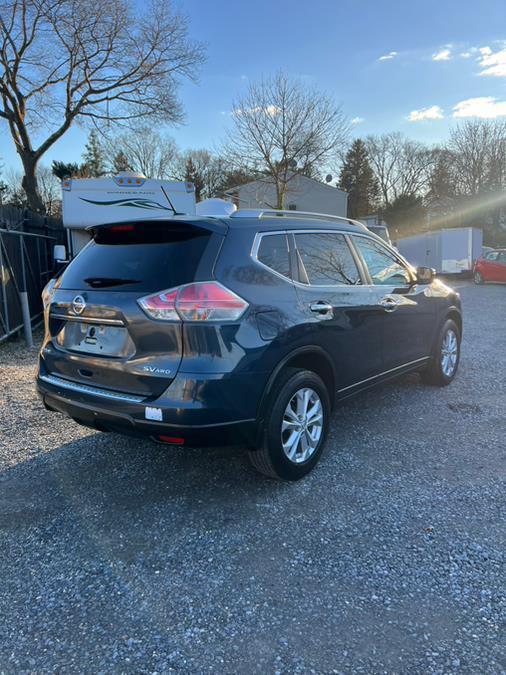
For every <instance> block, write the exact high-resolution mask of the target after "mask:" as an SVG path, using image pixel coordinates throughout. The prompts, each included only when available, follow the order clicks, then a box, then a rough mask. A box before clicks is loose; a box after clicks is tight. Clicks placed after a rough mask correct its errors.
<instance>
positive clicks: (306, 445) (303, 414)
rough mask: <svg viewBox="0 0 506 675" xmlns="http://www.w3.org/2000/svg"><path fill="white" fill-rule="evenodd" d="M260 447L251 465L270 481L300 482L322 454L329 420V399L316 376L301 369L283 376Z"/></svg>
mask: <svg viewBox="0 0 506 675" xmlns="http://www.w3.org/2000/svg"><path fill="white" fill-rule="evenodd" d="M266 409H267V411H268V412H267V415H266V417H265V424H264V428H263V430H262V433H261V440H260V442H259V447H258V448H257V449H255V450H251V451H250V453H249V457H250V460H251V463H252V465H253V466H254V467H255V469H257V471H260V473H263V474H264V475H265V476H269V477H270V478H277V479H278V480H286V481H294V480H299V479H300V478H302V477H303V476H305V475H306V474H307V473H309V472H310V471H311V470H312V469H313V467H314V466H315V465H316V463H317V462H318V460H319V459H320V456H321V454H322V451H323V446H324V444H325V438H326V436H327V431H328V424H329V417H330V410H331V405H330V397H329V392H328V391H327V388H326V386H325V384H324V383H323V380H322V379H321V378H320V377H319V376H318V375H316V373H314V372H312V371H309V370H304V369H300V368H287V369H286V370H285V371H283V372H282V374H281V375H280V378H279V380H278V382H277V383H276V386H275V387H274V389H273V392H272V394H271V396H270V398H269V400H268V403H267V406H266Z"/></svg>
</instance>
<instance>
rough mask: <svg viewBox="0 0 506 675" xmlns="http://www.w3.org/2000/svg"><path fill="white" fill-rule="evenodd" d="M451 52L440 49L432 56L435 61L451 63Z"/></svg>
mask: <svg viewBox="0 0 506 675" xmlns="http://www.w3.org/2000/svg"><path fill="white" fill-rule="evenodd" d="M451 57H452V55H451V51H450V50H449V49H440V50H439V51H438V52H436V53H435V54H433V55H432V60H433V61H449V60H450V59H451Z"/></svg>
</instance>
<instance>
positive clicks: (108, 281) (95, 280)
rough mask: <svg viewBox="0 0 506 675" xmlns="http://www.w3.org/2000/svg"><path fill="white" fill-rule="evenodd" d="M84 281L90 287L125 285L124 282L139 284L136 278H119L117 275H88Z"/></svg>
mask: <svg viewBox="0 0 506 675" xmlns="http://www.w3.org/2000/svg"><path fill="white" fill-rule="evenodd" d="M84 283H85V284H88V286H91V287H92V288H106V287H108V286H125V285H126V284H140V283H141V282H140V281H139V280H138V279H120V278H118V277H88V278H87V279H84Z"/></svg>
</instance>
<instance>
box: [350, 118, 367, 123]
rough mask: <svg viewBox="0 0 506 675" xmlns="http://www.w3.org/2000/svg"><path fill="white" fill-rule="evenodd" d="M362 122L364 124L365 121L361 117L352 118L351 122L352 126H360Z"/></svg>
mask: <svg viewBox="0 0 506 675" xmlns="http://www.w3.org/2000/svg"><path fill="white" fill-rule="evenodd" d="M362 122H365V119H364V118H363V117H353V119H352V120H351V123H352V124H362Z"/></svg>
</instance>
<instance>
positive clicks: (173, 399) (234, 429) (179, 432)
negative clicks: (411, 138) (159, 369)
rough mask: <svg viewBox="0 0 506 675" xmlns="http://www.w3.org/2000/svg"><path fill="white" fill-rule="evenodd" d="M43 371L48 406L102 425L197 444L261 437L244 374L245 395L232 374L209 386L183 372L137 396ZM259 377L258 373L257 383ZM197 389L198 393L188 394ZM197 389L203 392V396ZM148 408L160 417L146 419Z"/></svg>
mask: <svg viewBox="0 0 506 675" xmlns="http://www.w3.org/2000/svg"><path fill="white" fill-rule="evenodd" d="M43 377H44V376H43ZM43 377H41V375H40V373H39V376H38V377H37V392H38V394H39V396H40V397H41V399H42V400H43V402H44V405H45V407H46V408H47V409H49V410H54V411H57V412H60V413H63V414H65V415H67V416H68V417H70V418H72V419H73V420H74V421H76V422H78V423H79V424H82V425H84V426H87V427H90V428H92V429H96V430H98V431H113V432H117V433H122V434H126V435H129V436H137V437H150V438H152V439H153V440H157V441H160V440H161V439H160V436H165V437H171V438H177V439H183V442H182V443H181V442H179V443H175V442H174V444H178V445H184V446H194V447H195V446H198V447H213V446H221V445H236V444H241V445H242V444H245V445H253V444H255V442H256V433H257V422H256V416H255V413H256V407H257V406H256V400H255V398H254V397H253V396H252V393H253V391H252V388H251V387H250V388H249V390H248V388H247V386H246V382H243V381H242V380H241V382H240V386H241V389H242V388H244V391H243V395H242V396H239V397H237V386H238V383H237V382H235V383H234V385H233V386H232V387H230V385H231V384H232V383H230V382H227V380H229V378H226V380H223V379H221V386H217V385H218V383H219V382H220V379H219V378H218V379H212V380H211V381H210V383H209V382H207V385H208V386H207V387H206V386H203V380H202V379H199V377H198V376H195V375H192V376H191V377H188V376H187V377H186V378H185V377H182V376H181V375H180V376H178V377H177V378H176V380H174V382H173V383H172V385H171V386H170V387H169V388H168V390H167V391H166V392H165V393H164V394H163V395H162V396H161V397H159V398H158V399H156V400H151V399H144V400H142V401H133V400H126V399H123V400H122V399H113V398H106V397H101V396H96V395H94V394H93V393H90V392H89V391H86V390H85V391H79V390H76V389H73V388H71V387H69V386H68V385H67V386H65V384H60V383H56V384H55V383H53V382H48V381H46V380H45V379H43ZM235 379H236V378H234V380H235ZM259 379H260V378H258V376H257V377H256V380H257V383H258V380H259ZM68 384H69V385H72V384H74V383H70V382H69V383H68ZM174 385H176V386H174ZM213 385H214V386H213ZM227 385H228V386H227ZM206 388H208V389H209V392H208V396H206V397H203V396H202V390H203V389H204V391H205V390H206ZM253 389H254V387H253ZM192 392H193V395H189V394H190V393H192ZM196 392H199V395H198V396H197V395H195V394H196ZM220 392H221V394H220ZM224 392H225V393H226V398H224ZM234 393H235V400H233V401H232V400H228V399H229V397H230V396H231V395H232V398H234V396H233V394H234ZM258 400H259V399H258ZM148 408H149V409H156V412H157V414H158V415H159V416H160V417H161V420H160V421H155V420H152V419H147V417H148V416H149V411H148V410H147V409H148ZM253 410H254V411H255V413H253ZM248 413H250V414H249V415H248ZM251 413H253V414H251ZM161 442H169V443H170V441H163V440H162V441H161Z"/></svg>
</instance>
